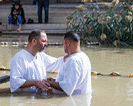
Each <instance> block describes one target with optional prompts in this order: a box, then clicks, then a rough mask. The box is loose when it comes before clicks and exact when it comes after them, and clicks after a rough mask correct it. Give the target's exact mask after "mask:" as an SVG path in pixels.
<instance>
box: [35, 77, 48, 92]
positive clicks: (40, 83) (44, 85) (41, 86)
mask: <svg viewBox="0 0 133 106" xmlns="http://www.w3.org/2000/svg"><path fill="white" fill-rule="evenodd" d="M35 86H36V87H37V88H38V89H41V90H44V91H48V87H50V84H49V83H48V82H47V81H45V80H43V81H35Z"/></svg>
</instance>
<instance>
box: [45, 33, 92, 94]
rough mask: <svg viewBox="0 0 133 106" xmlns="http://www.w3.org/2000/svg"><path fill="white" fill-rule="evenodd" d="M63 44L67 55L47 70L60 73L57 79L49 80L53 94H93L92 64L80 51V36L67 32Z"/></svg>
mask: <svg viewBox="0 0 133 106" xmlns="http://www.w3.org/2000/svg"><path fill="white" fill-rule="evenodd" d="M63 44H64V51H65V52H66V53H67V55H66V56H64V57H60V58H58V59H57V61H55V62H54V63H53V64H51V65H50V66H49V67H47V70H52V71H53V70H54V71H56V70H58V72H59V73H58V75H57V78H56V79H54V78H48V79H47V81H48V83H49V84H50V86H51V87H53V88H54V90H53V92H54V93H66V94H67V95H73V94H84V93H85V94H86V93H91V91H92V89H91V63H90V60H89V58H88V56H87V55H86V54H85V53H83V52H82V51H81V50H80V37H79V35H78V34H77V33H75V32H73V31H70V32H67V33H66V34H65V36H64V39H63Z"/></svg>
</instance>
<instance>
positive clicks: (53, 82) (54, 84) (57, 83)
mask: <svg viewBox="0 0 133 106" xmlns="http://www.w3.org/2000/svg"><path fill="white" fill-rule="evenodd" d="M48 83H49V84H50V86H51V87H52V88H54V89H57V90H59V91H63V90H62V88H61V87H60V84H59V82H55V81H54V80H51V81H50V80H48Z"/></svg>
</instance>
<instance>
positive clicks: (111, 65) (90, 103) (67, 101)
mask: <svg viewBox="0 0 133 106" xmlns="http://www.w3.org/2000/svg"><path fill="white" fill-rule="evenodd" d="M23 47H24V46H9V45H7V46H6V45H3V46H2V45H1V46H0V67H3V66H4V67H6V68H7V69H10V60H11V58H12V57H13V55H14V54H15V53H17V52H18V51H20V50H21V49H22V48H23ZM81 49H82V51H83V52H85V53H86V54H87V55H88V56H89V58H90V61H91V64H92V71H97V72H99V73H102V74H110V73H112V72H118V73H120V74H121V75H122V76H119V77H114V76H92V94H88V95H79V96H78V95H74V96H72V97H69V96H66V95H57V94H52V93H51V92H50V91H49V92H48V93H47V94H46V95H41V94H24V93H21V94H11V93H10V90H9V87H10V82H7V83H4V84H0V106H131V105H133V78H130V77H128V76H129V75H130V74H131V73H133V62H132V60H133V50H132V49H123V48H121V49H120V48H104V47H99V46H86V47H81ZM45 52H46V53H47V54H49V55H51V56H54V57H60V56H63V55H65V53H64V49H63V46H49V47H47V48H46V50H45ZM9 74H10V72H9V71H0V76H4V75H9ZM47 76H48V77H49V76H51V77H56V74H53V73H47ZM123 76H127V77H123Z"/></svg>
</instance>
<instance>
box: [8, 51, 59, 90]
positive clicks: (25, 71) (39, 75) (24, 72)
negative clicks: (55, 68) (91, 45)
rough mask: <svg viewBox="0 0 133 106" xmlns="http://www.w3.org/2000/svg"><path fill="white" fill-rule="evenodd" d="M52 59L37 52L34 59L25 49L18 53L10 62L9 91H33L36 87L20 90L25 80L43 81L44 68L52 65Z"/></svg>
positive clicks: (53, 59) (44, 76) (44, 75)
mask: <svg viewBox="0 0 133 106" xmlns="http://www.w3.org/2000/svg"><path fill="white" fill-rule="evenodd" d="M55 60H56V58H53V57H51V56H49V55H47V54H45V53H44V52H39V53H37V55H36V58H35V57H34V56H33V55H32V54H30V53H29V52H27V51H26V50H25V49H23V50H21V51H20V52H18V53H17V54H16V55H15V56H14V57H13V58H12V60H11V72H10V89H11V92H15V91H20V90H21V91H28V90H29V91H35V90H36V87H34V86H33V87H31V88H21V89H18V88H19V87H20V86H22V85H23V84H24V83H25V81H26V80H39V81H41V80H43V79H47V77H46V67H47V66H48V65H50V64H52V63H53V62H54V61H55Z"/></svg>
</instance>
